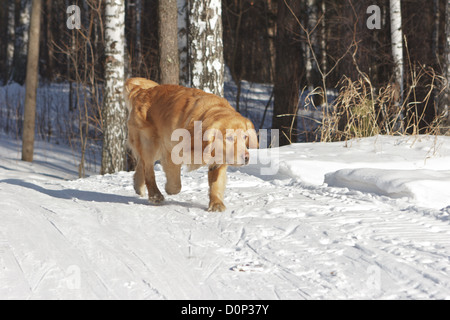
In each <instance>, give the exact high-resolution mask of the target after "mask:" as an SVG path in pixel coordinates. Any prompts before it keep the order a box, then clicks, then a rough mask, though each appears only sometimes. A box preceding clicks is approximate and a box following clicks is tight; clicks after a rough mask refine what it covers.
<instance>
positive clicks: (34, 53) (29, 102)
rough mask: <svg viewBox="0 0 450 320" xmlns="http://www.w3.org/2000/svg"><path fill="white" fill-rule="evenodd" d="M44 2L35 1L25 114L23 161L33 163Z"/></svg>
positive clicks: (29, 48) (29, 47)
mask: <svg viewBox="0 0 450 320" xmlns="http://www.w3.org/2000/svg"><path fill="white" fill-rule="evenodd" d="M41 10H42V0H33V10H32V14H31V26H30V41H29V46H28V61H27V74H26V94H25V112H24V126H23V137H22V160H23V161H28V162H32V161H33V153H34V133H35V123H36V121H35V119H36V94H37V87H38V80H39V79H38V75H39V38H40V30H41Z"/></svg>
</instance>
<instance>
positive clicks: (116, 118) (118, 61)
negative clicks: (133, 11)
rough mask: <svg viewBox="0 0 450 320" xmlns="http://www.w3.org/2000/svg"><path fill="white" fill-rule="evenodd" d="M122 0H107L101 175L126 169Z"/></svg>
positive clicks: (123, 7)
mask: <svg viewBox="0 0 450 320" xmlns="http://www.w3.org/2000/svg"><path fill="white" fill-rule="evenodd" d="M124 57H125V0H106V6H105V58H106V67H105V89H104V98H103V112H102V115H103V152H102V169H101V173H102V174H107V173H114V172H118V171H123V170H125V168H126V161H127V160H126V159H127V157H126V154H127V150H126V120H127V112H126V108H125V106H124V105H123V87H124V80H125V79H124V77H125V61H124Z"/></svg>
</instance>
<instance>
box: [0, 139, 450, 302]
mask: <svg viewBox="0 0 450 320" xmlns="http://www.w3.org/2000/svg"><path fill="white" fill-rule="evenodd" d="M0 139H1V143H0V195H1V196H0V221H1V223H0V299H13V298H26V299H34V298H49V299H63V298H69V299H79V298H85V299H107V298H113V299H128V298H135V299H333V298H339V299H341V298H342V299H360V298H363V299H445V298H450V223H449V222H450V219H449V215H450V191H449V190H450V137H438V138H436V137H425V136H421V137H382V136H378V137H373V138H368V139H362V140H354V141H350V142H347V143H330V144H320V143H317V144H297V145H293V146H289V147H283V148H280V149H275V150H272V152H271V153H269V154H267V152H266V150H259V151H255V152H253V154H252V156H254V157H256V156H259V158H260V160H261V161H265V162H266V163H269V164H268V165H261V164H254V165H251V166H248V167H244V168H241V169H233V170H230V172H229V183H228V188H227V193H226V204H227V205H228V210H227V211H226V212H224V213H208V212H206V209H207V205H208V197H207V177H206V176H207V173H206V170H204V169H203V170H200V171H197V172H191V173H188V172H184V173H183V190H182V192H181V193H180V194H179V195H177V196H170V197H169V196H168V197H166V203H165V204H164V205H163V206H151V205H149V204H148V203H147V201H146V200H145V199H142V198H139V197H138V196H136V195H135V193H134V190H133V187H132V173H125V172H123V173H119V174H115V175H107V176H97V175H91V176H90V177H89V178H87V179H84V180H76V179H75V178H76V177H77V167H76V164H77V162H76V159H75V158H74V156H73V155H72V152H71V151H70V149H66V148H64V147H61V146H54V145H50V144H46V143H43V142H39V143H38V145H37V149H36V161H35V162H34V163H33V164H27V163H22V162H21V161H20V160H19V159H20V144H19V143H18V142H15V141H13V140H9V139H8V138H6V137H5V136H1V137H0ZM268 160H269V161H268ZM267 166H271V168H272V169H273V172H272V173H273V174H272V175H264V174H262V173H263V172H265V173H267V170H266V171H262V169H264V167H267ZM266 169H267V168H266ZM164 180H165V178H164V173H163V172H162V171H161V169H160V168H157V181H158V183H159V185H161V186H162V185H163V184H164ZM161 189H162V190H163V189H164V188H161Z"/></svg>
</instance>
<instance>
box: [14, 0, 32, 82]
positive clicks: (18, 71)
mask: <svg viewBox="0 0 450 320" xmlns="http://www.w3.org/2000/svg"><path fill="white" fill-rule="evenodd" d="M17 3H19V2H16V4H17ZM30 19H31V0H21V1H20V16H19V24H18V25H17V24H16V29H15V40H14V62H13V64H14V66H13V80H14V81H16V82H18V83H19V84H23V83H24V82H25V76H26V65H27V53H28V32H29V29H30Z"/></svg>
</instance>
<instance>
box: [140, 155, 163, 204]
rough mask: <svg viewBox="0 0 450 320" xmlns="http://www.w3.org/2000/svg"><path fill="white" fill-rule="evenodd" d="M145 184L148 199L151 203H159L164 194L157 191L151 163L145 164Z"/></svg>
mask: <svg viewBox="0 0 450 320" xmlns="http://www.w3.org/2000/svg"><path fill="white" fill-rule="evenodd" d="M145 185H146V186H147V190H148V200H149V201H150V203H152V204H161V203H162V202H163V201H164V196H163V195H162V194H161V191H159V189H158V186H157V185H156V179H155V168H154V166H153V164H151V165H149V164H146V165H145Z"/></svg>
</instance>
